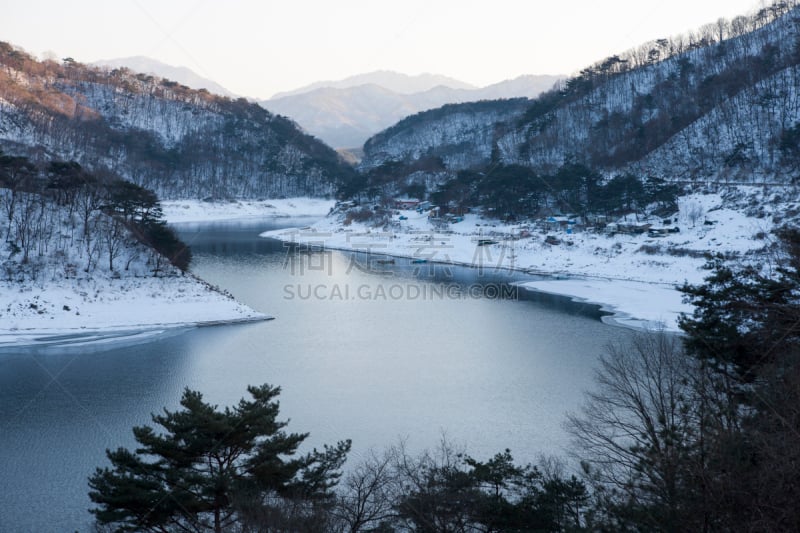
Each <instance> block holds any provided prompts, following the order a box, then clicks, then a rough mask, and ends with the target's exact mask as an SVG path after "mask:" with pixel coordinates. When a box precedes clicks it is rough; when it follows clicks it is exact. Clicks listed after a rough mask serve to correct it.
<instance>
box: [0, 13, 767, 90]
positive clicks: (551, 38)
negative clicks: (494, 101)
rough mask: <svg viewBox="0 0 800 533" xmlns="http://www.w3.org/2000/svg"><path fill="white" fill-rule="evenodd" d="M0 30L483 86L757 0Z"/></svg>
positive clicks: (192, 61)
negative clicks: (423, 75)
mask: <svg viewBox="0 0 800 533" xmlns="http://www.w3.org/2000/svg"><path fill="white" fill-rule="evenodd" d="M8 3H10V4H11V5H5V6H3V8H2V13H0V40H3V41H8V42H11V43H13V44H15V45H19V46H22V47H23V48H25V49H26V50H27V51H28V52H30V53H33V54H35V55H40V54H42V53H44V52H47V51H53V52H55V53H56V54H57V55H58V57H67V56H71V57H73V58H75V59H76V60H78V61H81V62H91V61H96V60H98V59H112V58H117V57H127V56H134V55H145V56H150V57H153V58H156V59H158V60H160V61H163V62H165V63H169V64H172V65H182V66H187V67H189V68H191V69H192V70H194V71H196V72H197V73H199V74H201V75H202V76H205V77H208V78H211V79H213V80H215V81H217V82H218V83H220V84H222V85H224V86H225V87H227V88H228V89H229V90H231V91H233V92H235V93H238V94H241V95H244V96H251V97H261V98H266V97H269V96H271V95H272V94H273V93H275V92H277V91H283V90H289V89H294V88H297V87H299V86H302V85H305V84H308V83H310V82H313V81H318V80H331V79H340V78H344V77H346V76H349V75H353V74H360V73H363V72H369V71H373V70H396V71H399V72H404V73H406V74H419V73H422V72H433V73H437V74H444V75H447V76H452V77H454V78H457V79H460V80H463V81H466V82H468V83H472V84H475V85H479V86H484V85H488V84H490V83H495V82H498V81H501V80H504V79H508V78H513V77H516V76H519V75H522V74H561V73H564V74H570V73H574V72H576V71H578V70H580V69H581V68H582V67H584V66H587V65H588V64H590V63H593V62H594V61H596V60H599V59H602V58H604V57H606V56H608V55H611V54H613V53H618V52H621V51H624V50H626V49H628V48H630V47H632V46H635V45H637V44H640V43H642V42H644V41H648V40H651V39H655V38H659V37H667V36H669V35H674V34H677V33H682V32H685V31H686V30H690V29H696V28H697V27H699V26H701V25H703V24H705V23H708V22H713V21H715V20H716V19H718V18H719V17H722V16H724V17H727V18H733V17H734V16H736V15H740V14H746V13H747V12H749V11H751V10H753V9H754V8H756V7H758V5H759V2H758V0H559V1H552V0H547V1H545V0H491V1H487V0H482V1H471V0H458V1H455V0H453V1H451V0H402V1H398V0H371V1H367V0H363V1H362V0H338V1H337V0H327V1H323V0H284V1H281V2H275V1H272V0H264V1H257V0H227V1H224V2H223V1H222V0H200V1H188V0H185V1H184V0H70V1H64V0H59V1H45V0H11V1H10V2H6V4H8Z"/></svg>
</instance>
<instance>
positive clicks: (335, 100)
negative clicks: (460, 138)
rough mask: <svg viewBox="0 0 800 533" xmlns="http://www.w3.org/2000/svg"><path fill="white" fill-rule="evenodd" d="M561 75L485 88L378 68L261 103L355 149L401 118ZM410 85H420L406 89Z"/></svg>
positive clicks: (535, 90)
mask: <svg viewBox="0 0 800 533" xmlns="http://www.w3.org/2000/svg"><path fill="white" fill-rule="evenodd" d="M563 78H564V77H563V76H550V75H542V76H533V75H529V76H520V77H518V78H515V79H513V80H507V81H503V82H500V83H496V84H493V85H489V86H488V87H484V88H476V87H473V86H471V85H469V84H466V83H463V82H458V81H457V80H452V79H451V78H445V77H444V76H434V75H430V74H427V75H422V77H421V76H416V77H412V76H406V75H404V74H398V73H391V72H380V73H370V74H365V75H361V76H353V77H351V78H347V79H346V80H341V81H339V82H319V83H317V84H312V85H309V86H307V87H305V88H303V89H299V90H297V91H292V92H291V93H281V94H282V95H284V96H276V97H273V98H271V99H269V100H262V101H261V102H259V103H260V104H261V105H262V106H264V107H265V108H267V109H269V110H270V111H272V112H275V113H279V114H281V115H286V116H288V117H291V118H292V119H293V120H295V121H296V122H297V123H298V124H299V125H300V126H301V127H303V128H304V129H305V130H306V131H308V132H309V133H310V134H312V135H314V136H316V137H318V138H319V139H322V140H323V141H325V142H326V143H327V144H328V145H330V146H333V147H334V148H357V147H361V146H362V145H363V144H364V142H365V141H366V140H367V139H368V138H369V137H371V136H372V135H374V134H375V133H377V132H379V131H381V130H383V129H385V128H387V127H389V126H391V125H392V124H395V123H396V122H398V121H400V120H402V119H403V118H405V117H407V116H409V115H413V114H416V113H419V112H421V111H426V110H429V109H435V108H438V107H441V106H443V105H446V104H452V103H461V102H474V101H478V100H497V99H503V98H520V97H524V98H532V97H535V96H537V95H539V94H541V93H542V92H544V91H546V90H547V89H550V88H551V87H552V86H553V85H554V84H555V83H556V82H557V81H559V80H561V79H563ZM326 84H328V85H326ZM412 88H418V89H422V90H419V91H415V92H409V91H410V90H411V89H412Z"/></svg>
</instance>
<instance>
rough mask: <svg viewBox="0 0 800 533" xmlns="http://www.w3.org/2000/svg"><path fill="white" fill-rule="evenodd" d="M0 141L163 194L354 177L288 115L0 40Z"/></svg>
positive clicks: (221, 193)
mask: <svg viewBox="0 0 800 533" xmlns="http://www.w3.org/2000/svg"><path fill="white" fill-rule="evenodd" d="M0 144H1V145H2V146H3V148H4V150H5V151H6V152H14V153H18V154H20V155H29V156H31V157H34V158H40V157H42V154H45V157H46V158H49V159H65V160H75V161H78V162H79V163H81V164H82V165H83V166H85V167H87V168H89V169H92V170H94V171H96V172H111V173H114V174H116V175H118V176H121V177H124V178H125V179H128V180H130V181H133V182H135V183H137V184H139V185H142V186H145V187H147V188H150V189H152V190H154V191H156V192H157V193H158V194H159V196H161V197H163V198H175V199H178V198H198V199H199V198H206V197H214V198H224V199H227V198H249V199H254V198H274V197H280V196H286V197H289V196H329V195H331V194H332V193H333V192H334V191H335V190H336V188H337V187H338V185H339V184H340V183H342V182H346V181H347V180H348V179H350V178H351V177H352V175H353V171H352V169H351V168H350V167H349V166H348V165H346V164H344V163H343V162H342V161H341V160H340V158H339V156H338V154H337V153H336V152H335V151H333V150H332V149H331V148H329V147H327V146H325V145H324V144H322V143H321V142H320V141H318V140H317V139H314V138H313V137H310V136H309V135H306V134H305V133H303V132H301V131H300V130H299V129H298V128H297V126H296V125H295V124H294V123H293V122H291V121H290V120H289V119H286V118H285V117H280V116H277V115H273V114H271V113H269V112H268V111H266V110H265V109H263V108H262V107H260V106H258V105H256V104H252V103H249V102H247V101H246V100H244V99H238V100H232V99H229V98H224V97H220V96H215V95H212V94H210V93H208V92H207V91H205V90H193V89H189V88H188V87H185V86H182V85H179V84H178V83H177V82H173V81H169V80H164V79H160V78H155V77H153V76H150V75H147V74H136V73H134V72H131V71H129V70H127V69H114V70H111V71H108V70H106V69H98V68H91V67H87V66H85V65H81V64H78V63H74V62H65V63H64V64H59V63H55V62H53V61H42V62H40V61H37V60H35V59H34V58H32V57H31V56H29V55H27V54H25V53H24V52H21V51H19V50H15V49H14V48H13V47H12V46H11V45H9V44H7V43H0Z"/></svg>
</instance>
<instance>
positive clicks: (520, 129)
mask: <svg viewBox="0 0 800 533" xmlns="http://www.w3.org/2000/svg"><path fill="white" fill-rule="evenodd" d="M796 6H797V4H796V2H794V1H791V2H777V3H774V4H772V5H769V6H767V7H763V8H762V9H760V10H758V11H757V12H756V13H753V14H751V15H748V16H740V17H737V18H735V19H734V20H732V21H728V20H725V19H720V20H718V21H717V22H716V23H713V24H708V25H706V26H704V27H702V28H700V29H699V30H697V31H696V32H693V33H690V34H687V35H681V36H677V37H673V38H669V39H658V40H655V41H652V42H648V43H645V44H643V45H642V46H640V47H638V48H636V49H633V50H629V51H628V52H625V53H623V54H620V55H615V56H612V57H609V58H606V59H604V60H602V61H599V62H597V63H596V64H594V65H591V66H590V67H587V68H586V69H584V70H582V71H581V72H580V73H579V74H578V75H576V76H574V77H572V78H570V79H569V80H567V81H566V82H564V83H563V84H561V85H560V86H559V87H557V88H556V89H555V90H553V91H551V92H548V93H545V94H544V95H542V96H540V97H539V98H537V99H535V100H532V101H530V102H529V103H528V104H527V105H525V106H524V107H525V109H520V107H521V104H520V102H519V101H508V102H502V101H497V102H493V103H483V108H484V109H488V108H490V107H491V108H492V109H493V112H492V113H485V112H483V113H481V112H474V111H473V110H472V109H471V106H473V105H474V104H463V105H453V106H446V107H444V108H441V109H438V110H433V111H429V112H426V113H421V114H419V115H416V116H414V117H410V118H409V119H406V120H404V121H402V122H400V123H398V124H397V125H395V126H393V127H391V128H389V129H387V130H385V131H384V132H382V133H380V134H378V135H376V136H374V137H373V138H372V139H370V140H369V141H368V142H367V144H366V145H365V158H364V162H363V165H364V167H365V168H376V167H379V166H381V165H384V164H386V163H387V162H389V161H395V162H397V161H400V162H403V163H409V162H411V161H414V160H416V159H419V158H421V157H424V156H430V155H436V156H439V157H441V159H442V161H443V163H444V165H445V166H446V167H447V169H448V170H449V171H450V172H451V175H454V174H455V173H456V172H457V171H459V170H464V169H472V170H483V169H485V168H488V167H489V166H496V165H498V164H500V165H519V166H521V167H526V168H528V169H530V170H531V171H533V172H535V173H547V174H553V173H555V172H557V171H558V169H559V168H561V167H562V165H564V163H565V161H569V162H572V163H578V164H581V165H584V166H586V167H587V168H590V169H592V170H593V171H597V172H601V173H602V174H604V175H606V176H613V175H615V174H621V173H629V172H632V173H635V174H639V175H642V176H655V177H658V178H663V179H683V180H687V179H703V180H712V181H713V180H718V181H722V182H730V181H735V182H749V183H762V182H780V183H788V182H789V181H790V180H792V179H793V177H794V176H796V175H797V170H796V169H797V164H798V161H800V149H799V148H798V139H800V134H799V133H798V131H800V94H799V91H798V87H800V72H799V71H798V69H799V68H800V67H798V64H800V12H798V8H797V7H796ZM403 177H405V176H403Z"/></svg>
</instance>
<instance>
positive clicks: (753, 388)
mask: <svg viewBox="0 0 800 533" xmlns="http://www.w3.org/2000/svg"><path fill="white" fill-rule="evenodd" d="M709 269H710V275H709V277H708V278H707V279H706V281H705V282H704V283H702V284H699V285H686V286H684V287H683V288H682V291H683V292H684V294H685V297H686V299H687V300H688V301H690V302H692V303H693V304H694V305H695V311H694V312H693V314H692V315H687V316H684V317H683V318H682V319H681V320H680V327H681V329H682V330H683V335H682V336H677V335H669V334H666V333H664V332H643V333H638V334H636V335H633V336H632V337H630V338H629V339H626V340H621V341H619V342H616V343H614V344H612V345H610V346H608V347H607V348H606V350H605V352H604V354H603V355H602V357H601V358H600V360H599V364H598V368H597V370H596V377H595V385H594V387H593V388H592V390H590V391H587V393H586V401H585V403H584V405H583V407H582V408H581V409H580V410H579V411H578V412H575V413H571V414H569V415H568V417H567V422H566V427H567V430H568V431H569V432H570V434H571V435H572V437H573V446H572V449H571V453H572V456H573V458H574V459H575V460H576V462H575V466H574V467H573V469H572V473H570V472H569V471H568V470H567V469H565V466H564V464H559V462H558V461H556V460H553V459H542V460H540V461H539V464H538V465H530V464H528V465H520V464H517V463H516V462H515V461H514V459H513V457H512V455H511V452H510V451H509V450H505V451H502V452H500V453H498V454H496V455H495V456H494V457H491V458H489V459H487V460H483V461H481V460H477V459H475V458H472V457H470V456H469V455H467V454H465V453H463V452H460V451H459V450H457V449H455V448H454V447H453V446H452V445H451V444H448V443H446V442H445V443H443V444H442V446H440V448H439V449H437V450H435V451H429V452H423V453H422V454H417V455H415V454H411V453H409V452H408V451H407V449H406V448H405V446H404V445H403V444H402V443H401V444H400V445H397V446H394V447H391V448H389V449H387V450H386V451H384V452H383V453H377V452H373V453H371V454H368V455H367V456H366V457H365V458H364V459H362V460H361V462H359V463H358V464H356V465H355V466H353V467H351V468H350V469H349V470H348V471H347V472H346V473H343V471H342V466H343V464H344V461H345V457H346V454H347V452H348V451H349V449H350V442H349V441H342V442H339V443H337V444H336V445H333V446H326V447H324V449H322V450H313V451H312V452H309V453H307V454H303V455H298V454H297V449H298V446H299V444H300V443H301V442H302V441H303V440H304V439H305V438H306V437H307V434H295V433H287V432H286V431H285V429H284V428H285V426H286V422H282V421H278V420H277V418H276V417H277V415H278V404H277V401H276V400H275V398H276V397H277V395H278V394H279V392H280V389H279V388H277V387H272V386H269V385H263V386H261V387H250V388H249V389H248V390H249V392H250V394H251V396H252V398H253V399H252V400H241V401H240V402H239V404H238V405H236V406H234V407H233V408H225V409H224V410H219V409H218V408H217V407H216V406H212V405H209V404H206V403H205V402H203V401H202V396H201V395H200V393H198V392H196V391H191V390H188V389H187V390H186V391H185V392H184V395H183V398H182V400H181V406H182V409H181V410H178V411H174V412H173V411H165V412H164V414H160V415H154V416H153V421H154V423H155V424H157V425H158V426H161V429H160V430H159V431H157V430H156V429H154V428H152V427H150V426H142V427H137V428H135V429H134V435H135V437H136V440H137V442H138V448H137V450H136V451H135V452H131V451H129V450H126V449H124V448H120V449H118V450H116V451H108V452H107V453H108V458H109V460H110V462H111V465H112V466H111V468H108V467H104V468H99V469H97V471H96V472H95V474H94V475H92V476H91V478H90V481H89V484H90V487H91V492H90V497H91V499H92V501H93V502H94V503H95V505H96V507H94V508H93V509H92V512H93V513H94V514H95V516H96V518H97V520H98V523H99V527H100V528H101V530H102V528H103V527H108V528H110V529H113V530H115V531H128V530H136V531H158V532H168V531H198V532H199V531H215V532H218V531H246V532H251V531H252V532H256V531H258V532H272V531H281V532H284V531H297V532H301V531H303V532H305V531H314V532H329V531H330V532H367V531H369V532H385V533H388V532H426V533H428V532H431V533H433V532H437V533H451V532H476V533H478V532H481V533H488V532H534V531H542V532H543V531H553V532H580V531H630V532H634V531H665V532H684V531H703V532H710V531H797V530H798V529H799V528H800V510H799V509H800V508H798V506H797V502H798V497H800V493H799V492H798V488H797V487H798V486H797V479H798V476H800V305H798V304H800V230H797V229H796V228H784V229H783V230H781V231H779V232H778V233H777V234H776V236H775V239H774V241H773V247H772V255H771V260H770V261H769V262H768V263H766V262H765V263H762V264H760V265H755V264H750V265H742V264H732V263H728V262H726V261H724V260H723V259H722V258H715V259H713V260H712V261H711V263H710V264H709Z"/></svg>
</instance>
